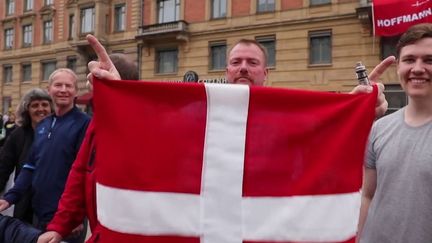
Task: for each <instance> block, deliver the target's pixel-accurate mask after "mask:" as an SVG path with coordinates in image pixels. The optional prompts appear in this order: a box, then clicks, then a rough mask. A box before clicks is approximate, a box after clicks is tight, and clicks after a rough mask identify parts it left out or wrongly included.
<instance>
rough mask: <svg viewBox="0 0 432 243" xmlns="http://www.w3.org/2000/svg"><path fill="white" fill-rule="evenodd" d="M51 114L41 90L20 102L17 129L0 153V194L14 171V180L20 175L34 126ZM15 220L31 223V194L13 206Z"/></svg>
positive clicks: (49, 105) (31, 92)
mask: <svg viewBox="0 0 432 243" xmlns="http://www.w3.org/2000/svg"><path fill="white" fill-rule="evenodd" d="M53 110H54V107H53V103H52V100H51V97H50V96H49V94H48V93H47V92H46V91H44V90H42V89H40V88H35V89H31V90H30V91H29V92H27V93H26V94H25V95H24V96H23V98H22V99H21V102H20V104H19V106H18V108H17V111H16V123H17V125H18V127H17V128H16V129H15V130H14V131H13V132H12V133H11V134H10V136H9V137H8V139H7V140H6V142H5V144H4V146H3V148H2V150H1V151H0V191H4V190H5V186H6V184H7V182H8V180H9V177H10V175H11V174H12V172H13V171H14V170H15V178H16V176H17V175H18V174H19V172H20V170H21V168H22V166H23V164H24V160H25V159H26V158H27V155H28V151H29V150H30V146H31V144H32V143H33V134H34V129H35V127H36V125H37V124H38V123H39V122H40V121H42V120H43V119H44V118H45V117H47V116H48V115H50V114H51V112H52V111H53ZM14 217H16V218H19V219H21V220H23V221H25V222H28V223H30V224H31V223H32V217H33V212H32V210H31V195H30V192H28V193H26V195H25V196H24V197H23V198H22V200H21V201H20V202H19V203H17V204H16V205H15V209H14Z"/></svg>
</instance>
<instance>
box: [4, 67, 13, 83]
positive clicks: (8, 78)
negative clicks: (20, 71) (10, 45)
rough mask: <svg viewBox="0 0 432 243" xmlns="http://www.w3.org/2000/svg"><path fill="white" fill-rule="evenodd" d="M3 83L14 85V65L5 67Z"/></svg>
mask: <svg viewBox="0 0 432 243" xmlns="http://www.w3.org/2000/svg"><path fill="white" fill-rule="evenodd" d="M3 83H5V84H6V83H12V65H4V66H3Z"/></svg>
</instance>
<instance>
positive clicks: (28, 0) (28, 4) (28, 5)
mask: <svg viewBox="0 0 432 243" xmlns="http://www.w3.org/2000/svg"><path fill="white" fill-rule="evenodd" d="M30 10H33V0H25V1H24V11H30Z"/></svg>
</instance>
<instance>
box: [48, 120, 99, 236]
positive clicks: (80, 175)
mask: <svg viewBox="0 0 432 243" xmlns="http://www.w3.org/2000/svg"><path fill="white" fill-rule="evenodd" d="M95 152H96V149H95V144H94V123H93V121H91V122H90V125H89V127H88V128H87V132H86V135H85V137H84V140H83V142H82V145H81V148H80V150H79V152H78V155H77V158H76V160H75V162H74V163H73V165H72V169H71V171H70V173H69V177H68V179H67V182H66V187H65V190H64V192H63V194H62V196H61V199H60V202H59V206H58V209H57V211H56V213H55V215H54V218H53V219H52V220H51V222H50V223H49V224H48V226H47V231H56V232H58V233H59V234H60V235H62V236H63V237H66V236H68V235H69V234H70V233H71V232H72V230H73V229H74V228H76V227H77V226H79V225H80V224H81V223H82V222H83V220H84V217H87V218H88V219H89V224H90V229H91V231H92V236H91V237H90V239H89V240H87V241H86V242H87V243H94V242H97V238H98V227H100V224H99V221H98V219H97V214H96V177H95V170H94V168H95V161H94V157H95Z"/></svg>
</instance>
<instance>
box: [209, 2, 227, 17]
mask: <svg viewBox="0 0 432 243" xmlns="http://www.w3.org/2000/svg"><path fill="white" fill-rule="evenodd" d="M226 10H227V2H226V0H212V18H213V19H217V18H224V17H226Z"/></svg>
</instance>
